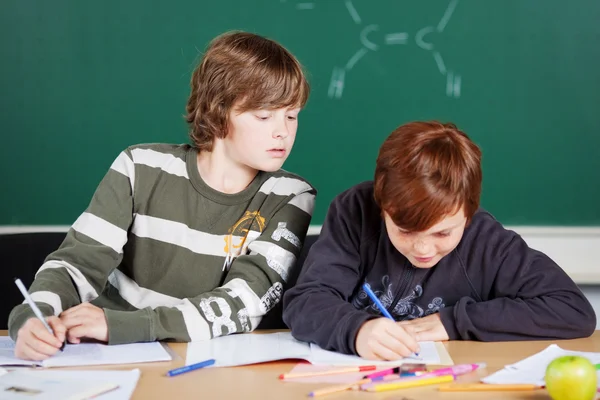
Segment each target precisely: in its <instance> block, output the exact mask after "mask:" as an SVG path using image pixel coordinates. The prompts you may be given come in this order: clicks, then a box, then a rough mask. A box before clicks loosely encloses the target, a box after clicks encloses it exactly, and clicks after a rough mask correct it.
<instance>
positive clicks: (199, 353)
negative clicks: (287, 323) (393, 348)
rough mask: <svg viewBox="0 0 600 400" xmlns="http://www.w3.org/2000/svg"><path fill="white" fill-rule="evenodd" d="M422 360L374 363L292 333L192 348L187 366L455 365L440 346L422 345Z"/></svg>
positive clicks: (237, 338) (245, 336)
mask: <svg viewBox="0 0 600 400" xmlns="http://www.w3.org/2000/svg"><path fill="white" fill-rule="evenodd" d="M420 345H421V352H420V353H419V357H418V358H405V359H404V360H400V361H373V360H365V359H363V358H360V357H357V356H351V355H346V354H340V353H336V352H333V351H327V350H323V349H321V348H320V347H319V346H317V345H315V344H312V343H305V342H300V341H298V340H296V339H294V338H293V337H292V335H291V334H290V333H289V332H280V333H268V334H238V335H231V336H224V337H219V338H215V339H213V340H210V341H207V342H193V343H190V344H189V345H188V348H187V356H186V360H185V363H186V365H191V364H195V363H197V362H200V361H204V360H207V359H209V358H214V359H215V360H216V362H215V364H214V365H213V366H214V367H232V366H237V365H247V364H256V363H261V362H267V361H275V360H284V359H302V360H306V361H309V362H310V363H312V364H315V365H336V366H342V365H343V366H349V365H365V364H369V365H400V364H402V363H404V362H421V363H425V364H436V365H452V364H453V363H452V359H451V358H450V355H449V354H448V352H447V351H446V348H445V347H444V346H443V345H442V344H441V343H438V342H420Z"/></svg>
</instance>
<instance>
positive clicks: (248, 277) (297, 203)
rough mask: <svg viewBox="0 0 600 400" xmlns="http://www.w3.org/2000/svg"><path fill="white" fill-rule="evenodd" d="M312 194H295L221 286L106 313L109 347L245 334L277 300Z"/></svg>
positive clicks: (311, 191)
mask: <svg viewBox="0 0 600 400" xmlns="http://www.w3.org/2000/svg"><path fill="white" fill-rule="evenodd" d="M315 195H316V192H315V190H314V189H312V188H310V189H309V190H306V191H304V192H301V193H296V194H295V195H294V196H291V197H290V200H289V201H288V202H287V203H286V204H285V205H284V206H283V207H281V208H280V209H279V210H278V211H277V212H275V213H274V215H273V216H272V217H271V218H270V219H269V221H268V222H267V224H266V226H265V229H264V230H263V231H262V233H261V234H260V236H258V237H257V238H256V239H255V240H253V241H252V242H251V243H250V244H249V245H248V251H249V253H248V254H244V255H240V256H238V257H237V258H235V260H234V261H233V262H232V264H231V267H230V270H229V272H228V273H227V275H226V278H225V280H224V283H223V285H222V286H220V287H217V288H215V289H214V290H212V291H209V292H205V293H199V294H198V295H197V296H195V297H190V298H185V299H181V300H178V303H177V304H173V305H168V306H167V305H165V306H160V307H156V308H154V309H152V308H149V307H147V308H143V309H140V310H137V311H115V310H105V313H106V316H107V319H108V321H109V340H110V343H111V344H119V343H131V342H141V341H153V340H175V341H184V342H188V341H201V340H208V339H211V338H214V337H218V336H223V335H229V334H233V333H242V332H249V331H252V330H254V329H256V327H257V326H258V324H259V323H260V321H261V319H262V317H263V316H264V315H265V314H266V313H267V312H268V311H269V310H270V309H271V308H272V307H274V306H275V305H276V304H277V303H278V302H279V301H280V299H281V297H282V293H283V282H285V281H286V279H287V278H288V276H289V275H290V273H291V269H292V268H295V265H296V259H297V258H298V256H299V254H300V250H301V248H302V243H303V242H304V238H305V236H306V232H307V231H308V226H309V224H310V220H311V215H312V211H313V208H314V201H315Z"/></svg>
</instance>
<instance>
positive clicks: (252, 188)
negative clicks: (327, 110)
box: [9, 32, 316, 360]
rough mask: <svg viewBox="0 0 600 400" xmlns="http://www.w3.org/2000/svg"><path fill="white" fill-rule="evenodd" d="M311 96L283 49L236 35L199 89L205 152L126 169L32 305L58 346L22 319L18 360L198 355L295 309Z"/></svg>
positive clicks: (153, 154)
mask: <svg viewBox="0 0 600 400" xmlns="http://www.w3.org/2000/svg"><path fill="white" fill-rule="evenodd" d="M308 94H309V87H308V83H307V81H306V79H305V76H304V73H303V71H302V67H301V65H300V63H299V62H298V61H297V60H296V58H295V57H294V56H293V55H292V54H290V53H289V52H288V51H287V50H286V49H285V48H283V47H282V46H281V45H280V44H278V43H276V42H274V41H272V40H269V39H266V38H264V37H261V36H258V35H255V34H251V33H245V32H231V33H227V34H224V35H221V36H219V37H217V38H216V39H214V40H213V41H212V42H211V43H210V45H209V46H208V49H207V51H206V53H205V55H204V57H203V59H202V61H201V63H200V65H199V66H198V68H197V69H196V70H195V71H194V73H193V76H192V80H191V95H190V97H189V101H188V104H187V122H188V123H189V126H190V137H191V140H192V142H193V144H194V145H193V146H189V145H168V144H143V145H137V146H132V147H129V148H127V149H126V150H125V151H123V152H122V153H121V154H120V155H119V156H118V157H117V158H116V160H115V161H114V162H113V164H112V166H111V167H110V169H109V171H108V173H107V174H106V176H105V177H104V179H103V180H102V182H101V183H100V185H99V187H98V188H97V190H96V192H95V194H94V196H93V198H92V201H91V203H90V205H89V207H88V208H87V210H86V211H85V212H84V213H83V214H82V215H81V216H80V217H79V218H78V219H77V221H75V223H74V224H73V226H72V227H71V229H70V230H69V232H68V234H67V237H66V239H65V241H64V242H63V244H62V245H61V246H60V248H59V249H58V250H56V251H55V252H54V253H52V254H50V255H49V256H48V258H47V259H46V261H45V262H44V264H43V265H42V266H41V268H40V269H39V271H38V272H37V274H36V278H35V281H34V282H33V284H32V286H31V288H30V292H31V296H32V298H33V299H34V301H35V302H36V303H37V304H38V306H39V308H40V309H41V310H42V312H43V313H44V315H45V316H48V318H47V321H48V323H49V324H50V326H51V327H52V329H53V330H54V335H52V334H50V333H49V332H48V331H47V330H46V329H44V326H43V324H42V323H41V321H39V320H38V319H36V318H34V317H33V313H32V312H31V310H30V308H29V307H28V306H27V305H19V306H17V307H15V309H14V310H13V311H12V313H11V315H10V319H9V331H10V335H11V337H12V338H13V339H14V340H16V349H15V353H16V355H17V356H18V357H21V358H25V359H32V360H42V359H45V358H48V357H49V356H51V355H53V354H55V353H56V352H57V351H58V350H59V348H60V346H61V344H62V342H63V340H64V339H65V338H66V339H67V340H68V341H69V342H70V343H79V342H80V341H81V340H82V339H84V338H88V339H95V340H99V341H101V342H107V343H109V344H119V343H131V342H144V341H154V340H175V341H194V340H205V339H210V338H213V337H216V336H221V335H228V334H232V333H236V332H248V331H251V330H253V329H255V328H256V326H257V325H258V323H259V322H260V320H261V317H262V316H263V315H265V314H266V313H267V312H268V311H269V310H270V309H271V308H272V307H273V306H274V305H275V304H277V303H278V302H279V300H280V298H281V296H282V287H283V282H284V281H285V280H286V278H287V276H288V275H289V274H290V270H291V269H292V268H293V267H294V264H295V261H296V258H297V257H298V255H299V252H300V249H301V247H302V243H303V240H304V238H305V235H306V231H307V229H308V226H309V223H310V219H311V215H312V211H313V206H314V200H315V195H316V191H315V189H314V188H313V187H312V186H311V185H310V184H309V183H308V182H306V181H305V180H304V179H302V178H300V177H299V176H296V175H294V174H291V173H289V172H286V171H284V170H282V169H281V166H282V165H283V163H284V161H285V160H286V158H287V157H288V155H289V153H290V151H291V149H292V145H293V144H294V139H295V136H296V130H297V127H298V113H299V112H300V110H301V108H302V107H304V105H305V103H306V101H307V98H308Z"/></svg>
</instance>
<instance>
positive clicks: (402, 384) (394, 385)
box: [364, 375, 454, 392]
mask: <svg viewBox="0 0 600 400" xmlns="http://www.w3.org/2000/svg"><path fill="white" fill-rule="evenodd" d="M453 380H454V375H443V376H435V377H431V378H423V379H407V380H405V381H401V380H398V381H396V382H390V383H381V384H377V385H372V386H369V387H367V388H365V389H364V390H365V391H367V392H385V391H388V390H397V389H408V388H412V387H417V386H427V385H437V384H438V383H446V382H451V381H453Z"/></svg>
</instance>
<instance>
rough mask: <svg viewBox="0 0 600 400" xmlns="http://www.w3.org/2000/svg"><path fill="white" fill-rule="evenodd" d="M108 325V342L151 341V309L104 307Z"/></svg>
mask: <svg viewBox="0 0 600 400" xmlns="http://www.w3.org/2000/svg"><path fill="white" fill-rule="evenodd" d="M104 315H105V316H106V325H107V326H108V344H109V345H113V344H126V343H138V342H153V341H154V340H156V338H155V337H154V335H153V334H152V310H151V309H150V308H143V309H141V310H137V311H116V310H110V309H108V308H105V309H104Z"/></svg>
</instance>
